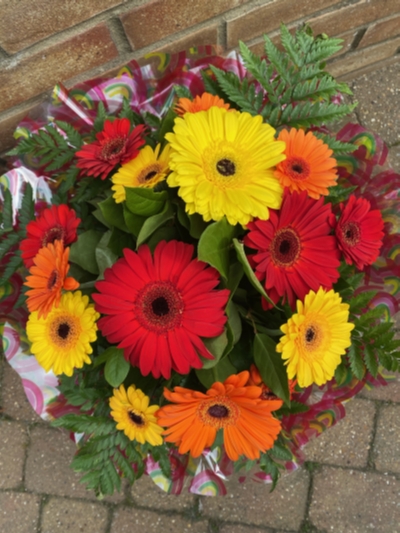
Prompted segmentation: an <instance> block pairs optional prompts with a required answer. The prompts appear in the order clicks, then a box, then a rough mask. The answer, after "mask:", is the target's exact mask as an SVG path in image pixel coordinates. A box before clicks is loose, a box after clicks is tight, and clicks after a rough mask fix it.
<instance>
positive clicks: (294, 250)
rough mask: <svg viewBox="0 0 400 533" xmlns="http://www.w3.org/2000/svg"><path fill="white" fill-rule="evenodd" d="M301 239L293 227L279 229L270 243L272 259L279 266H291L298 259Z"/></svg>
mask: <svg viewBox="0 0 400 533" xmlns="http://www.w3.org/2000/svg"><path fill="white" fill-rule="evenodd" d="M300 252H301V241H300V238H299V236H298V234H297V233H296V231H295V230H294V229H293V228H289V227H287V228H281V229H279V230H278V231H277V232H276V234H275V235H274V238H273V239H272V242H271V245H270V253H271V259H272V261H273V262H274V264H275V265H277V266H279V267H291V266H292V265H293V264H294V263H296V261H297V260H298V258H299V256H300Z"/></svg>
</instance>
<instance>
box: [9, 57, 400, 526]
mask: <svg viewBox="0 0 400 533" xmlns="http://www.w3.org/2000/svg"><path fill="white" fill-rule="evenodd" d="M351 87H352V88H353V91H354V96H353V97H352V98H353V99H354V100H355V101H358V102H359V106H358V108H357V110H356V112H355V114H354V116H353V120H356V121H358V122H359V123H360V124H362V125H364V126H366V127H368V128H369V129H371V130H373V131H375V132H377V133H378V134H380V135H381V137H382V138H383V139H384V140H385V142H386V143H387V144H388V146H389V157H390V160H391V162H392V166H393V167H394V168H395V169H396V170H397V171H398V172H400V121H399V120H398V119H396V113H397V115H398V112H399V109H400V89H399V88H400V63H397V64H395V65H392V66H390V67H387V68H384V69H381V70H379V71H375V72H374V73H371V74H367V75H364V76H362V77H361V78H359V79H357V80H354V81H353V82H352V83H351ZM0 383H1V387H0V532H1V533H3V532H4V533H64V532H65V533H66V532H71V533H72V532H73V533H78V532H84V533H143V532H145V533H158V532H163V533H169V532H171V533H172V532H173V533H261V532H264V533H330V532H334V533H368V532H369V531H374V532H376V533H400V378H399V377H397V379H396V380H395V381H393V382H392V383H391V384H390V385H388V386H387V387H382V388H379V389H374V390H372V391H363V392H361V393H360V394H359V395H358V396H357V397H356V398H355V399H353V400H351V401H350V402H348V404H347V406H346V410H347V416H346V417H345V418H344V419H343V420H342V421H341V422H339V423H338V424H337V425H336V426H335V427H333V428H332V429H330V430H329V431H327V432H326V433H324V434H323V435H322V436H321V437H319V438H318V439H315V440H314V441H312V442H311V443H309V445H307V446H306V448H305V452H306V457H307V462H306V463H305V465H304V466H303V467H301V468H300V469H299V470H297V471H296V472H294V473H291V474H289V475H286V476H285V477H283V478H282V479H281V480H280V482H279V484H278V487H277V488H276V490H275V491H274V492H273V493H270V492H269V487H268V486H266V485H261V484H256V483H247V484H242V485H240V484H239V483H237V482H235V481H234V480H232V481H231V482H230V485H229V494H228V495H227V496H225V497H215V498H208V497H199V496H194V495H191V494H189V493H185V494H183V495H181V496H171V495H167V494H165V493H163V492H162V491H161V490H160V489H158V488H157V487H156V486H155V485H154V484H153V482H152V481H151V480H150V479H149V478H147V477H144V478H142V479H140V480H139V482H138V483H137V484H135V485H134V487H133V488H131V487H128V486H125V487H124V490H123V491H122V493H120V494H117V495H114V496H113V497H111V498H106V499H105V500H102V501H98V500H96V498H95V497H94V496H93V495H92V494H91V493H90V492H87V491H86V490H85V489H84V487H83V486H82V485H81V484H80V483H79V476H78V475H76V474H75V473H74V472H72V470H71V469H70V467H69V463H70V460H71V458H72V456H73V454H74V452H75V445H74V444H73V443H72V441H70V440H69V438H68V436H67V434H66V433H64V432H62V431H60V430H57V429H54V428H51V427H49V425H48V424H46V423H44V422H43V421H42V420H41V419H40V418H39V417H38V416H37V415H36V414H35V413H34V412H33V410H32V409H31V407H30V405H29V403H28V401H27V400H26V397H25V394H24V392H23V389H22V384H21V381H20V379H19V377H18V376H17V374H16V373H15V372H14V371H13V370H12V369H11V368H10V367H9V366H8V364H7V363H6V362H5V361H4V360H2V359H1V360H0Z"/></svg>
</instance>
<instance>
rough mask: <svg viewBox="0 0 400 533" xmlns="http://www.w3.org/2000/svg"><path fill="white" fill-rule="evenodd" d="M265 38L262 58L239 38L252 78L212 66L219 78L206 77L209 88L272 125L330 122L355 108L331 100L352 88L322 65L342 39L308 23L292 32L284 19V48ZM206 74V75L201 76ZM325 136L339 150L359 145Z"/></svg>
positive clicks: (341, 151) (336, 151) (346, 150)
mask: <svg viewBox="0 0 400 533" xmlns="http://www.w3.org/2000/svg"><path fill="white" fill-rule="evenodd" d="M264 39H265V58H264V59H262V58H260V57H259V56H257V55H256V54H254V53H253V52H252V51H251V50H250V49H249V48H248V47H247V46H246V45H245V44H244V43H243V42H240V53H241V55H242V57H243V61H244V65H245V67H246V69H247V70H248V72H249V73H250V74H251V75H252V79H249V78H247V77H246V78H244V79H242V80H240V79H239V78H238V76H236V75H235V74H234V73H232V72H225V71H222V70H220V69H218V68H216V67H213V66H211V70H212V72H213V74H214V76H215V80H214V81H213V80H209V81H208V83H207V90H208V91H210V92H212V93H213V94H219V95H220V96H223V97H224V99H225V100H228V101H229V102H230V103H231V104H232V105H233V106H234V107H237V108H238V109H240V110H241V111H247V112H248V113H250V114H252V115H258V114H260V115H262V116H263V118H264V120H265V121H266V122H268V123H269V124H271V126H273V127H274V128H279V127H281V126H293V127H311V126H318V125H322V124H328V123H329V122H332V121H335V120H338V119H340V118H342V117H344V116H346V115H348V114H349V113H350V112H351V111H352V110H353V109H354V107H355V106H354V105H348V104H335V103H332V102H331V98H332V97H333V96H334V95H336V94H337V93H339V92H342V93H350V90H349V88H348V87H347V86H346V85H345V84H344V83H339V82H337V81H336V80H335V79H334V78H333V77H332V76H331V75H330V74H328V73H327V72H325V71H324V68H325V60H327V59H328V58H329V57H331V56H332V55H333V54H335V53H336V52H337V51H338V50H340V48H341V40H340V39H331V38H328V37H326V36H317V37H315V38H314V37H313V36H312V35H311V34H310V33H309V32H307V31H304V29H301V30H298V31H297V32H296V34H295V35H294V36H293V35H291V34H290V32H289V31H288V29H287V28H286V27H285V26H284V25H282V26H281V41H282V45H283V47H284V52H281V51H279V50H278V48H277V47H276V46H275V45H274V44H273V43H272V41H271V39H269V38H268V37H266V36H265V37H264ZM206 78H207V76H205V75H204V76H203V79H206ZM326 140H327V141H328V142H329V145H330V146H332V149H334V151H335V153H345V152H349V151H353V150H354V149H355V148H354V146H353V145H351V144H349V143H341V142H339V141H336V140H334V139H332V140H330V139H328V138H326Z"/></svg>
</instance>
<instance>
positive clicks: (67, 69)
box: [0, 24, 118, 111]
mask: <svg viewBox="0 0 400 533" xmlns="http://www.w3.org/2000/svg"><path fill="white" fill-rule="evenodd" d="M117 56H118V51H117V49H116V47H115V44H114V43H113V41H112V39H111V36H110V33H109V31H108V29H107V27H106V26H105V25H104V24H102V25H99V26H96V27H95V28H92V29H91V30H89V31H87V32H85V33H83V34H81V35H78V36H75V37H73V38H71V39H68V40H67V41H64V42H61V43H59V44H57V45H54V46H51V47H49V48H47V49H46V50H44V51H42V52H40V53H36V54H34V55H33V56H30V57H29V58H25V59H22V60H20V61H17V60H15V61H13V62H10V64H9V66H8V67H3V68H2V70H1V71H0V87H1V88H2V99H1V102H0V111H3V110H5V109H8V108H10V107H13V106H15V105H17V104H19V103H20V102H23V101H24V100H28V99H29V98H32V97H34V96H37V95H38V94H40V93H42V92H44V91H46V90H48V89H51V88H52V87H53V86H54V85H55V84H56V83H58V82H63V81H65V80H68V78H72V77H73V76H76V75H77V74H80V73H82V72H85V71H88V70H90V69H92V68H94V67H97V66H99V65H102V64H104V63H106V62H107V61H110V60H111V59H114V58H115V57H117Z"/></svg>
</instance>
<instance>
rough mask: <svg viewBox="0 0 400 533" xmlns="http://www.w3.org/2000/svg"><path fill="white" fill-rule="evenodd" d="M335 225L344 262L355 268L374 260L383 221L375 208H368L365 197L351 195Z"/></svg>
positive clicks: (380, 243) (378, 246) (379, 244)
mask: <svg viewBox="0 0 400 533" xmlns="http://www.w3.org/2000/svg"><path fill="white" fill-rule="evenodd" d="M341 209H342V212H341V215H340V217H339V220H338V223H337V225H336V231H335V233H336V237H337V242H338V246H339V249H340V250H341V251H342V253H343V255H344V259H345V261H346V263H347V264H349V265H352V264H353V263H354V264H355V265H356V267H357V268H358V269H359V270H362V269H363V268H364V267H365V266H366V265H372V263H374V261H376V259H377V257H378V255H379V250H380V249H381V246H382V237H383V235H384V233H383V220H382V215H381V212H380V211H379V209H373V210H371V204H370V203H369V201H368V200H366V199H365V198H356V197H355V196H354V194H352V195H351V196H350V198H349V200H348V201H347V203H346V205H345V206H344V207H343V204H342V205H341Z"/></svg>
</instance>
